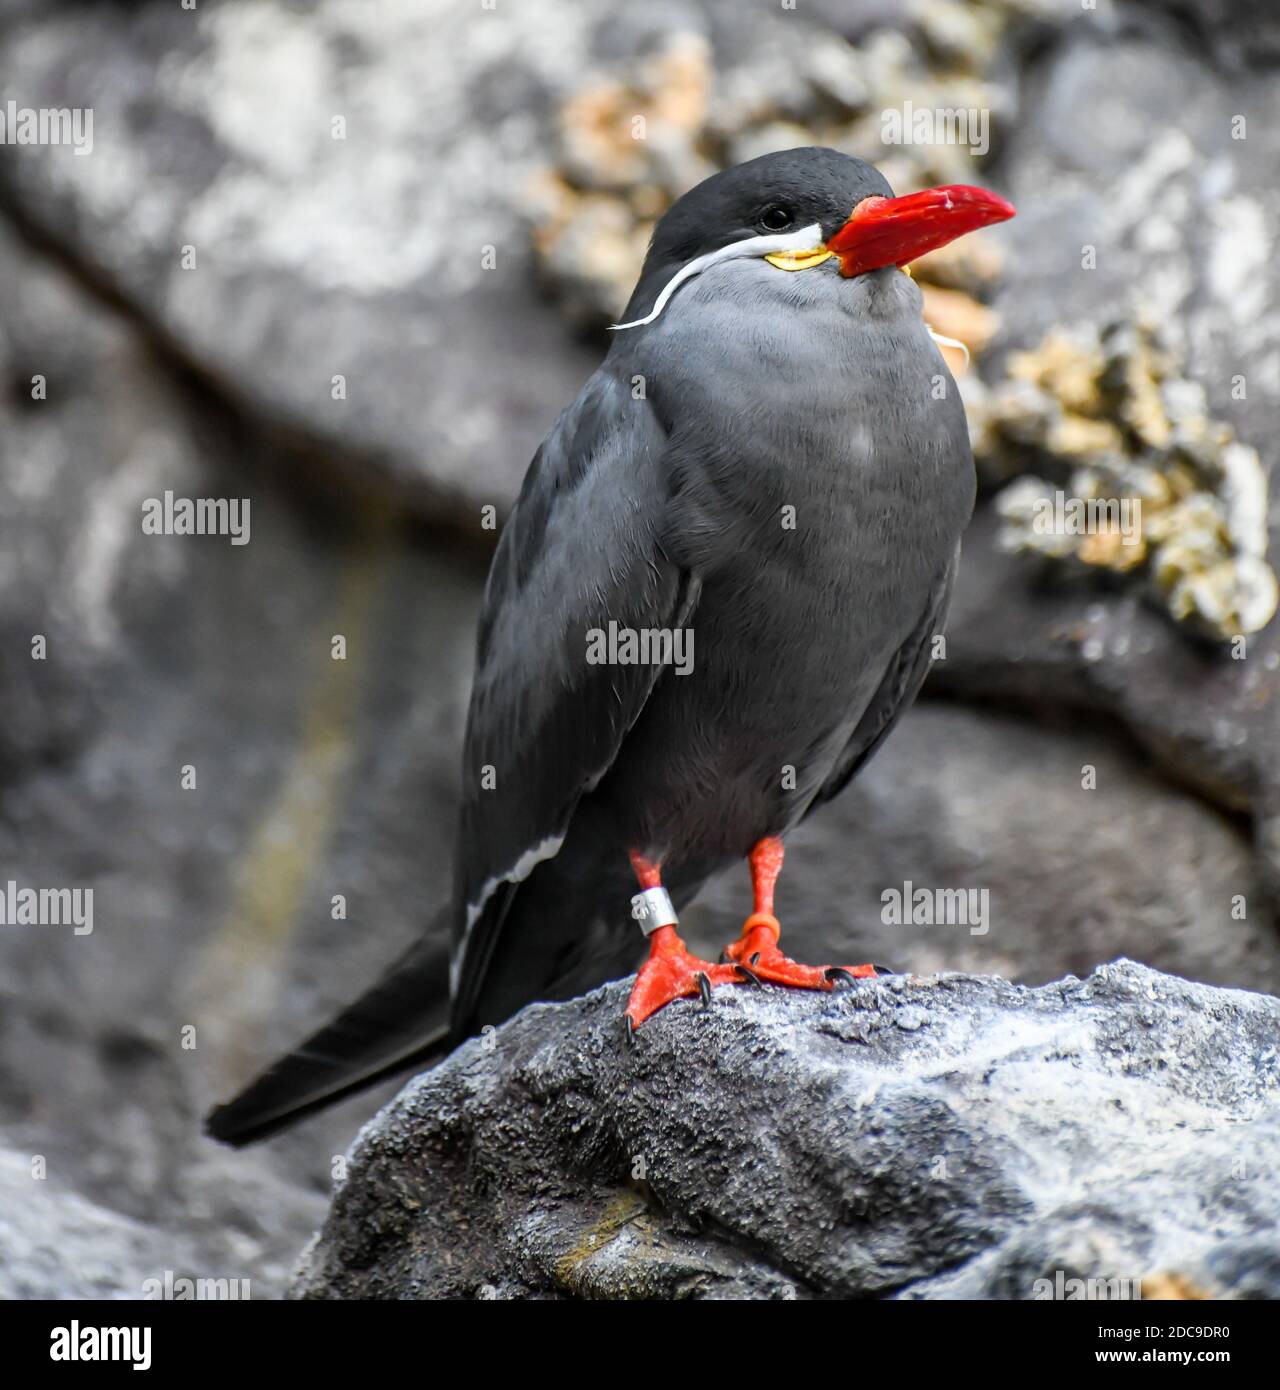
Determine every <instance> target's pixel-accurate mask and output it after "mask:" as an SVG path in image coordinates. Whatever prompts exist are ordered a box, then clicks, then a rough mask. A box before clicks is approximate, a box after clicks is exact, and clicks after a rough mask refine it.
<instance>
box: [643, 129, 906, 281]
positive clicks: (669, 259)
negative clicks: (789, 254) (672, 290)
mask: <svg viewBox="0 0 1280 1390" xmlns="http://www.w3.org/2000/svg"><path fill="white" fill-rule="evenodd" d="M892 197H893V189H892V188H890V187H889V184H888V181H887V180H886V179H885V177H884V175H883V174H882V173H881V172H880V171H879V170H878V169H876V168H873V167H872V165H870V164H867V163H864V161H863V160H861V159H855V158H854V157H853V156H852V155H847V154H841V153H840V151H839V150H827V149H817V148H807V149H799V150H781V151H779V152H778V153H777V154H765V155H761V156H760V158H759V159H749V160H748V161H747V162H746V163H745V164H738V165H735V166H734V167H733V168H732V169H725V170H723V171H722V172H721V173H719V174H713V175H712V176H711V177H710V178H709V179H705V180H704V181H703V182H702V183H700V184H698V186H697V187H696V188H691V189H690V190H689V192H688V193H686V194H685V195H684V197H683V198H680V199H678V200H677V201H676V202H675V203H673V204H672V205H671V207H670V209H669V210H668V211H667V214H666V216H664V217H663V219H662V221H661V222H659V223H658V225H657V228H656V229H655V231H654V234H653V242H652V244H651V247H650V250H649V256H648V260H647V261H646V270H647V269H648V265H649V264H650V263H657V264H659V265H672V264H674V265H677V266H679V265H683V264H684V263H685V262H686V261H691V260H693V258H694V257H695V256H701V255H705V254H706V253H707V252H708V251H715V250H717V249H718V248H719V247H721V246H724V245H726V244H727V243H729V242H731V241H742V240H744V239H746V238H749V237H761V236H776V235H778V234H779V233H783V232H795V231H799V230H800V229H801V228H802V227H811V226H814V225H815V224H816V225H817V226H818V227H819V229H820V238H819V239H820V240H822V241H825V240H826V239H827V238H828V237H831V236H834V235H835V234H836V232H837V231H839V230H840V228H841V227H843V226H844V224H845V223H846V222H847V221H848V220H849V213H850V212H851V211H852V210H853V208H854V207H856V206H857V204H858V203H860V202H861V201H862V200H863V199H864V198H892Z"/></svg>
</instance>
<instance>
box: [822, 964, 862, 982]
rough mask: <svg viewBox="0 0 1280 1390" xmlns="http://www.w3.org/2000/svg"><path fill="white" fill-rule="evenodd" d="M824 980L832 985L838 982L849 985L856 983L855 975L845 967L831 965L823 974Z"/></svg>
mask: <svg viewBox="0 0 1280 1390" xmlns="http://www.w3.org/2000/svg"><path fill="white" fill-rule="evenodd" d="M822 978H823V979H824V980H829V981H830V982H831V983H832V984H835V982H836V981H837V980H845V981H846V982H847V983H849V984H853V982H854V975H853V973H852V972H851V971H848V970H846V969H845V968H844V966H843V965H829V966H828V967H827V968H826V969H825V970H824V971H823V972H822Z"/></svg>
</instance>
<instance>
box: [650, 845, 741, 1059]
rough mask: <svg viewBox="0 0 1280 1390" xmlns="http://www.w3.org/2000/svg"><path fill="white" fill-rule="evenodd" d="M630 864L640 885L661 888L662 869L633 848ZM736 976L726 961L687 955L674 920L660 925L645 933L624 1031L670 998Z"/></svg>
mask: <svg viewBox="0 0 1280 1390" xmlns="http://www.w3.org/2000/svg"><path fill="white" fill-rule="evenodd" d="M631 867H632V868H633V869H634V870H635V875H636V878H637V880H638V881H639V884H640V887H641V888H642V889H649V888H661V887H662V872H661V869H660V867H659V866H658V865H657V864H652V863H650V862H649V861H648V860H647V859H644V858H642V857H641V856H640V855H639V854H636V853H635V852H634V851H633V852H632V855H631ZM739 979H740V976H739V975H738V973H737V971H736V970H735V969H734V967H733V966H730V965H712V964H711V963H710V962H709V961H705V960H699V959H698V957H697V956H693V955H690V954H689V952H688V950H687V949H686V948H685V944H684V942H683V941H681V940H680V937H679V936H678V935H677V934H676V928H675V923H674V922H673V923H672V924H671V925H669V926H660V927H657V928H656V929H655V930H654V931H652V932H651V933H650V935H649V959H648V960H646V961H645V963H644V964H643V965H642V966H641V967H640V972H639V974H638V975H637V976H636V982H635V984H634V985H633V986H632V988H631V998H630V999H629V1000H628V1001H627V1032H628V1033H631V1032H634V1030H635V1029H636V1028H638V1027H639V1026H640V1025H641V1024H642V1023H643V1022H644V1021H645V1019H646V1018H648V1017H649V1016H650V1014H654V1013H656V1012H657V1011H658V1010H659V1009H660V1008H662V1006H663V1005H664V1004H670V1003H671V1001H672V1000H673V999H683V998H686V997H688V996H689V995H694V994H701V995H702V997H703V999H704V1000H709V999H710V997H711V986H712V985H723V984H734V983H736V982H737V981H738V980H739Z"/></svg>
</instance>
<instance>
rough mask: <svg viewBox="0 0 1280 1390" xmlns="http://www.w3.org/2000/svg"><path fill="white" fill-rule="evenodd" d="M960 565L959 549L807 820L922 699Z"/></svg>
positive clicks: (809, 812) (868, 706) (807, 809)
mask: <svg viewBox="0 0 1280 1390" xmlns="http://www.w3.org/2000/svg"><path fill="white" fill-rule="evenodd" d="M959 560H960V551H959V549H957V550H956V553H955V554H954V555H953V556H952V558H951V563H950V564H949V565H948V566H947V568H946V570H945V571H944V572H943V573H942V574H941V575H940V576H939V578H938V582H937V584H935V585H934V587H933V590H932V592H931V593H930V595H929V602H928V604H927V605H926V607H925V611H924V614H923V616H922V617H921V619H920V621H919V622H918V623H917V624H916V626H915V627H914V628H913V629H912V631H911V635H910V636H909V637H908V638H907V640H906V641H905V642H904V643H903V644H902V646H901V647H899V648H898V650H897V652H895V653H894V656H893V658H892V660H891V661H890V662H889V665H888V667H887V668H886V669H885V673H884V675H883V677H882V678H881V680H880V684H879V685H878V686H877V687H876V691H875V694H874V695H873V696H872V697H871V699H870V700H869V701H868V702H867V707H866V709H865V710H864V711H863V714H862V718H861V719H859V721H858V723H857V726H856V727H855V729H854V731H853V734H852V736H851V737H850V739H849V742H848V743H847V744H846V745H845V749H844V752H843V753H842V754H841V756H840V758H839V760H838V761H837V763H836V765H835V767H834V768H833V769H832V771H831V774H830V776H829V777H828V778H827V780H826V781H825V782H824V783H823V784H822V786H821V788H820V789H819V791H818V794H817V796H815V797H814V798H813V800H812V801H811V802H810V803H809V805H808V806H807V807H806V809H805V815H806V816H808V815H810V814H811V813H812V812H813V811H814V809H815V808H816V807H818V806H821V805H823V804H824V803H825V802H828V801H830V800H831V799H832V798H833V797H836V796H838V795H839V794H840V793H841V792H842V791H843V790H844V789H845V787H847V786H848V785H849V782H850V781H851V780H852V778H853V777H854V776H855V775H856V774H857V773H858V772H859V771H860V770H861V769H862V768H864V767H865V766H866V765H867V763H868V762H869V761H870V760H871V757H872V755H873V754H874V753H875V752H876V751H877V750H878V749H879V747H880V745H881V744H882V743H883V742H884V741H885V739H886V738H888V736H889V733H890V731H891V730H892V729H893V726H894V725H895V724H896V723H897V722H898V719H899V717H900V716H901V715H902V714H903V713H904V712H905V711H906V710H907V709H909V708H910V707H911V704H912V702H913V701H914V700H915V698H916V696H917V695H918V694H919V693H920V687H921V686H922V685H923V684H924V678H925V676H927V675H928V674H929V666H930V663H931V661H932V655H933V639H934V637H935V636H936V635H937V634H938V633H939V632H940V631H941V628H942V625H943V623H944V622H945V621H946V616H947V609H948V608H949V607H950V605H951V588H952V585H953V584H954V582H955V576H956V568H957V565H958V564H959Z"/></svg>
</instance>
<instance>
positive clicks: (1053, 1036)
mask: <svg viewBox="0 0 1280 1390" xmlns="http://www.w3.org/2000/svg"><path fill="white" fill-rule="evenodd" d="M627 987H628V986H627V985H626V984H625V983H618V984H612V985H608V986H606V987H604V988H602V989H599V990H597V991H595V992H594V993H593V994H590V995H588V996H586V997H585V998H583V999H580V1000H577V1001H574V1002H572V1003H568V1004H560V1005H535V1006H532V1007H530V1008H527V1009H525V1010H524V1011H523V1012H522V1013H521V1014H519V1015H518V1016H517V1017H516V1018H515V1019H513V1020H512V1021H511V1022H510V1023H509V1024H507V1025H505V1026H504V1027H502V1028H501V1029H498V1030H497V1031H495V1032H490V1033H488V1034H487V1035H486V1036H484V1037H482V1038H479V1039H476V1040H473V1041H472V1042H470V1043H468V1044H467V1045H466V1046H465V1047H463V1048H461V1049H459V1051H458V1052H457V1053H455V1054H454V1056H453V1057H451V1058H450V1059H449V1060H448V1061H447V1062H446V1063H445V1064H443V1065H442V1066H440V1067H438V1068H437V1069H436V1070H434V1071H431V1072H428V1073H426V1074H424V1075H422V1076H420V1077H418V1078H417V1079H415V1080H414V1081H413V1082H412V1083H410V1084H409V1085H408V1086H407V1087H406V1088H405V1090H404V1091H403V1092H402V1093H401V1094H400V1096H399V1097H398V1098H397V1099H396V1100H395V1101H394V1102H393V1103H392V1104H391V1105H390V1106H388V1107H387V1109H385V1110H384V1111H383V1112H382V1113H381V1114H380V1115H379V1116H378V1117H377V1118H376V1119H374V1120H373V1121H372V1122H371V1123H370V1124H369V1125H368V1126H367V1127H366V1128H365V1129H364V1131H363V1132H362V1133H361V1135H360V1137H359V1139H358V1140H357V1142H356V1145H355V1147H354V1149H353V1151H352V1153H351V1156H350V1160H349V1171H348V1175H347V1177H346V1180H345V1182H344V1183H343V1184H342V1185H341V1186H340V1188H339V1190H338V1192H337V1194H336V1196H335V1198H334V1202H333V1206H332V1209H331V1211H330V1214H329V1217H328V1220H327V1222H326V1223H325V1226H324V1228H323V1230H322V1231H321V1232H320V1234H319V1236H318V1237H317V1238H316V1240H315V1241H314V1242H313V1243H312V1245H311V1246H310V1248H309V1249H308V1251H307V1253H306V1254H305V1256H304V1257H303V1261H302V1265H301V1268H300V1270H299V1274H298V1277H297V1280H296V1283H295V1286H294V1290H293V1292H294V1294H295V1296H298V1297H303V1298H439V1297H481V1298H510V1297H583V1298H593V1297H609V1298H617V1297H659V1298H673V1297H693V1298H717V1297H750V1298H808V1297H819V1296H837V1297H890V1296H897V1297H906V1298H946V1297H980V1298H989V1297H994V1298H1033V1297H1037V1296H1041V1297H1043V1296H1052V1292H1051V1291H1052V1290H1055V1289H1056V1290H1057V1295H1058V1296H1063V1292H1064V1291H1066V1292H1068V1293H1069V1292H1070V1291H1071V1290H1072V1289H1073V1288H1075V1289H1078V1288H1080V1287H1082V1286H1079V1285H1072V1284H1071V1282H1070V1281H1071V1280H1075V1279H1091V1278H1092V1279H1105V1280H1131V1281H1134V1282H1133V1284H1131V1285H1109V1286H1107V1287H1109V1288H1119V1289H1124V1288H1129V1289H1131V1290H1133V1291H1136V1289H1137V1288H1138V1287H1139V1284H1138V1281H1142V1282H1141V1287H1142V1289H1143V1290H1144V1293H1145V1295H1146V1296H1147V1297H1151V1296H1153V1295H1154V1294H1159V1293H1161V1292H1165V1293H1167V1292H1168V1291H1170V1290H1173V1291H1175V1292H1176V1293H1178V1294H1179V1295H1181V1296H1227V1297H1263V1298H1276V1297H1280V1244H1278V1243H1277V1230H1278V1228H1280V1184H1278V1183H1277V1169H1278V1168H1280V1053H1278V1051H1277V1039H1278V1038H1280V1001H1278V1000H1276V999H1273V998H1270V997H1268V996H1265V995H1258V994H1250V993H1245V992H1242V991H1235V990H1225V989H1216V988H1211V987H1208V986H1204V985H1196V984H1189V983H1187V982H1185V981H1183V980H1179V979H1176V978H1174V977H1172V976H1169V975H1163V974H1160V973H1159V972H1157V971H1153V970H1150V969H1148V968H1146V967H1144V966H1140V965H1135V964H1133V963H1132V962H1129V961H1120V962H1117V963H1116V964H1113V965H1108V966H1103V967H1100V968H1099V969H1098V970H1097V971H1095V972H1094V974H1093V975H1091V976H1090V977H1089V978H1088V979H1085V980H1077V979H1075V978H1073V977H1069V978H1067V979H1065V980H1061V981H1059V982H1057V983H1055V984H1050V985H1045V986H1043V987H1041V988H1037V989H1029V988H1025V987H1022V986H1017V985H1012V984H1008V983H1007V982H1005V981H1003V980H999V979H993V978H984V977H978V976H970V975H940V976H936V977H932V978H913V977H894V978H891V979H887V980H881V981H878V982H874V983H872V982H867V983H859V984H857V985H855V986H852V987H850V988H849V989H847V990H843V991H840V992H838V993H835V994H830V995H824V994H816V993H813V994H809V993H798V992H791V991H784V990H778V989H772V988H765V989H760V990H754V989H750V988H747V987H742V988H727V989H720V990H717V991H716V993H715V997H714V1001H713V1003H712V1006H711V1007H710V1008H709V1009H706V1010H704V1009H703V1008H702V1007H701V1006H700V1005H699V1004H697V1003H695V1002H692V1001H684V1002H680V1003H677V1004H675V1005H673V1006H672V1007H670V1008H668V1009H666V1010H664V1011H663V1013H662V1014H661V1015H660V1016H659V1017H657V1018H655V1020H654V1021H653V1024H652V1026H650V1027H648V1028H646V1029H645V1030H644V1032H643V1033H642V1034H641V1036H640V1038H639V1040H638V1045H637V1046H636V1047H635V1048H634V1049H629V1048H627V1046H626V1045H625V1043H624V1041H623V1038H622V1032H621V1029H620V1026H619V1023H618V1016H619V1013H620V1005H621V1003H622V1001H623V999H624V997H625V992H626V989H627ZM1037 1281H1041V1282H1037ZM1102 1296H1106V1295H1105V1294H1103V1295H1102Z"/></svg>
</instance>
